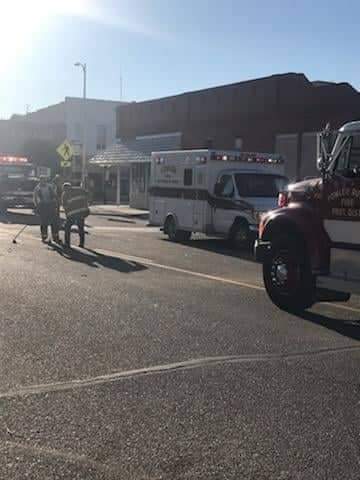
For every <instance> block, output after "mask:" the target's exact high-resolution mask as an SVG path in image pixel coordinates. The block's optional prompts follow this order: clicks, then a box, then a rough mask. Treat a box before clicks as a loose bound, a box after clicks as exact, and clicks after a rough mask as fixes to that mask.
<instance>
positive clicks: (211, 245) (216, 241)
mask: <svg viewBox="0 0 360 480" xmlns="http://www.w3.org/2000/svg"><path fill="white" fill-rule="evenodd" d="M162 240H163V241H164V242H170V243H172V242H171V240H169V239H168V238H163V239H162ZM181 244H182V245H187V246H188V247H191V248H197V249H199V250H206V251H208V252H212V253H217V254H219V255H225V256H228V257H234V258H241V259H242V260H247V261H250V262H254V263H257V262H256V260H255V257H254V253H253V251H252V250H251V249H245V248H244V250H236V249H235V248H234V247H231V246H230V244H229V242H228V241H227V240H226V239H223V238H196V237H195V238H193V239H192V240H189V241H186V242H181Z"/></svg>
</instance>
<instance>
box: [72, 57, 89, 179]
mask: <svg viewBox="0 0 360 480" xmlns="http://www.w3.org/2000/svg"><path fill="white" fill-rule="evenodd" d="M74 65H75V67H81V68H82V71H83V141H82V168H81V184H82V187H85V186H86V120H87V116H86V73H87V70H86V63H80V62H76V63H75V64H74Z"/></svg>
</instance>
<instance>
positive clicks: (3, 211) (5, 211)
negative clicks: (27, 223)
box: [0, 202, 7, 215]
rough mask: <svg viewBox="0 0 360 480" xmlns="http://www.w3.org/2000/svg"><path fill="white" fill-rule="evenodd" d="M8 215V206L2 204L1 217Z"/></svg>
mask: <svg viewBox="0 0 360 480" xmlns="http://www.w3.org/2000/svg"><path fill="white" fill-rule="evenodd" d="M6 213H7V205H6V203H5V202H0V215H5V214H6Z"/></svg>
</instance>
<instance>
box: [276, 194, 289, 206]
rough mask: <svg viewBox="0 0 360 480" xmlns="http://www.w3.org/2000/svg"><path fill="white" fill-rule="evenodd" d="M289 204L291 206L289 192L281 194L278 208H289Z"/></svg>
mask: <svg viewBox="0 0 360 480" xmlns="http://www.w3.org/2000/svg"><path fill="white" fill-rule="evenodd" d="M288 204H289V195H288V192H280V193H279V196H278V207H279V208H283V207H287V205H288Z"/></svg>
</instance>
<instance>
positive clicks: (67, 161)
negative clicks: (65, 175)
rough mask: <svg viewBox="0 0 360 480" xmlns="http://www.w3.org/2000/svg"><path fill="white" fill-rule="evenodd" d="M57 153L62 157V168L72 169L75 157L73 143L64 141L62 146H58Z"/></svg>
mask: <svg viewBox="0 0 360 480" xmlns="http://www.w3.org/2000/svg"><path fill="white" fill-rule="evenodd" d="M56 151H57V153H58V154H59V155H60V157H61V162H60V163H61V166H62V167H70V166H71V160H72V157H73V155H74V149H73V147H72V145H71V143H70V142H69V141H68V140H64V141H63V143H62V144H61V145H59V146H58V148H57V149H56Z"/></svg>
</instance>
